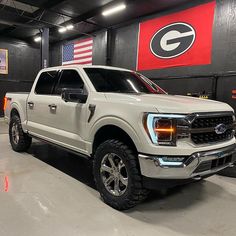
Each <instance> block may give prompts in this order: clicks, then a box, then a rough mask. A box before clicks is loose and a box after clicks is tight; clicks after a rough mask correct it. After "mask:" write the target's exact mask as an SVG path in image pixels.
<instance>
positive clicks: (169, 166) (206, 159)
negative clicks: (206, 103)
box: [139, 144, 236, 180]
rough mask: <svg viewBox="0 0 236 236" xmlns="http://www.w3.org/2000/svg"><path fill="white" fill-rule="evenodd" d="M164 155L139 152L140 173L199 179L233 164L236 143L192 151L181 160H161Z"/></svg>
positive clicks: (155, 176)
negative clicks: (202, 150) (214, 148)
mask: <svg viewBox="0 0 236 236" xmlns="http://www.w3.org/2000/svg"><path fill="white" fill-rule="evenodd" d="M164 157H166V156H165V155H162V156H161V155H158V156H155V155H154V156H153V155H144V154H139V163H140V169H141V173H142V175H143V176H144V177H148V178H155V179H172V180H173V179H198V178H199V179H200V178H202V177H206V176H210V175H213V174H215V173H217V172H218V171H220V170H222V169H224V168H226V167H230V166H233V165H234V163H235V162H236V144H233V145H230V146H227V147H224V148H220V149H216V150H210V151H204V152H197V153H193V154H192V155H190V156H185V158H184V160H183V161H182V162H168V161H163V158H164ZM171 157H175V156H171ZM178 157H179V155H178ZM165 160H166V158H165Z"/></svg>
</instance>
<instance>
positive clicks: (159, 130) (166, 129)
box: [155, 128, 175, 133]
mask: <svg viewBox="0 0 236 236" xmlns="http://www.w3.org/2000/svg"><path fill="white" fill-rule="evenodd" d="M155 131H156V132H168V133H173V132H174V131H175V130H174V129H173V128H156V129H155Z"/></svg>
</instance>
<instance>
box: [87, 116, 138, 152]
mask: <svg viewBox="0 0 236 236" xmlns="http://www.w3.org/2000/svg"><path fill="white" fill-rule="evenodd" d="M107 125H113V126H117V127H118V128H120V129H122V130H123V131H124V132H125V133H127V135H129V137H130V138H131V139H132V141H133V143H134V145H135V146H136V149H137V150H138V151H140V146H141V144H140V140H141V139H140V138H139V136H138V134H137V132H136V131H135V129H134V128H133V127H132V126H131V125H130V124H129V123H127V122H126V121H125V120H123V119H121V118H119V117H111V116H107V117H102V118H100V119H99V120H97V121H96V122H95V123H94V124H93V126H92V127H91V129H90V134H89V138H90V140H89V142H90V143H91V146H90V148H89V153H92V146H93V143H94V138H95V135H96V133H97V132H98V131H99V130H100V129H101V128H102V127H104V126H107Z"/></svg>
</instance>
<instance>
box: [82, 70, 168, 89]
mask: <svg viewBox="0 0 236 236" xmlns="http://www.w3.org/2000/svg"><path fill="white" fill-rule="evenodd" d="M84 70H85V72H86V73H87V75H88V77H89V78H90V80H91V82H92V84H93V85H94V87H95V89H96V90H97V91H98V92H114V93H164V92H163V91H161V90H160V89H159V88H158V86H157V85H155V84H154V83H153V82H152V81H151V80H148V79H147V78H145V79H144V76H140V75H139V74H137V73H135V72H130V71H121V70H110V69H102V68H85V69H84Z"/></svg>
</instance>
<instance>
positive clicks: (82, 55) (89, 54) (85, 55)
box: [74, 51, 93, 59]
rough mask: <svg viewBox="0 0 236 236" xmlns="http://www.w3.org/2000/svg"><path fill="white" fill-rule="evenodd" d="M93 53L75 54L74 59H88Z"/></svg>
mask: <svg viewBox="0 0 236 236" xmlns="http://www.w3.org/2000/svg"><path fill="white" fill-rule="evenodd" d="M92 54H93V52H92V51H90V52H86V53H80V54H75V55H74V59H75V58H76V59H77V58H81V57H87V56H90V57H91V56H92Z"/></svg>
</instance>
